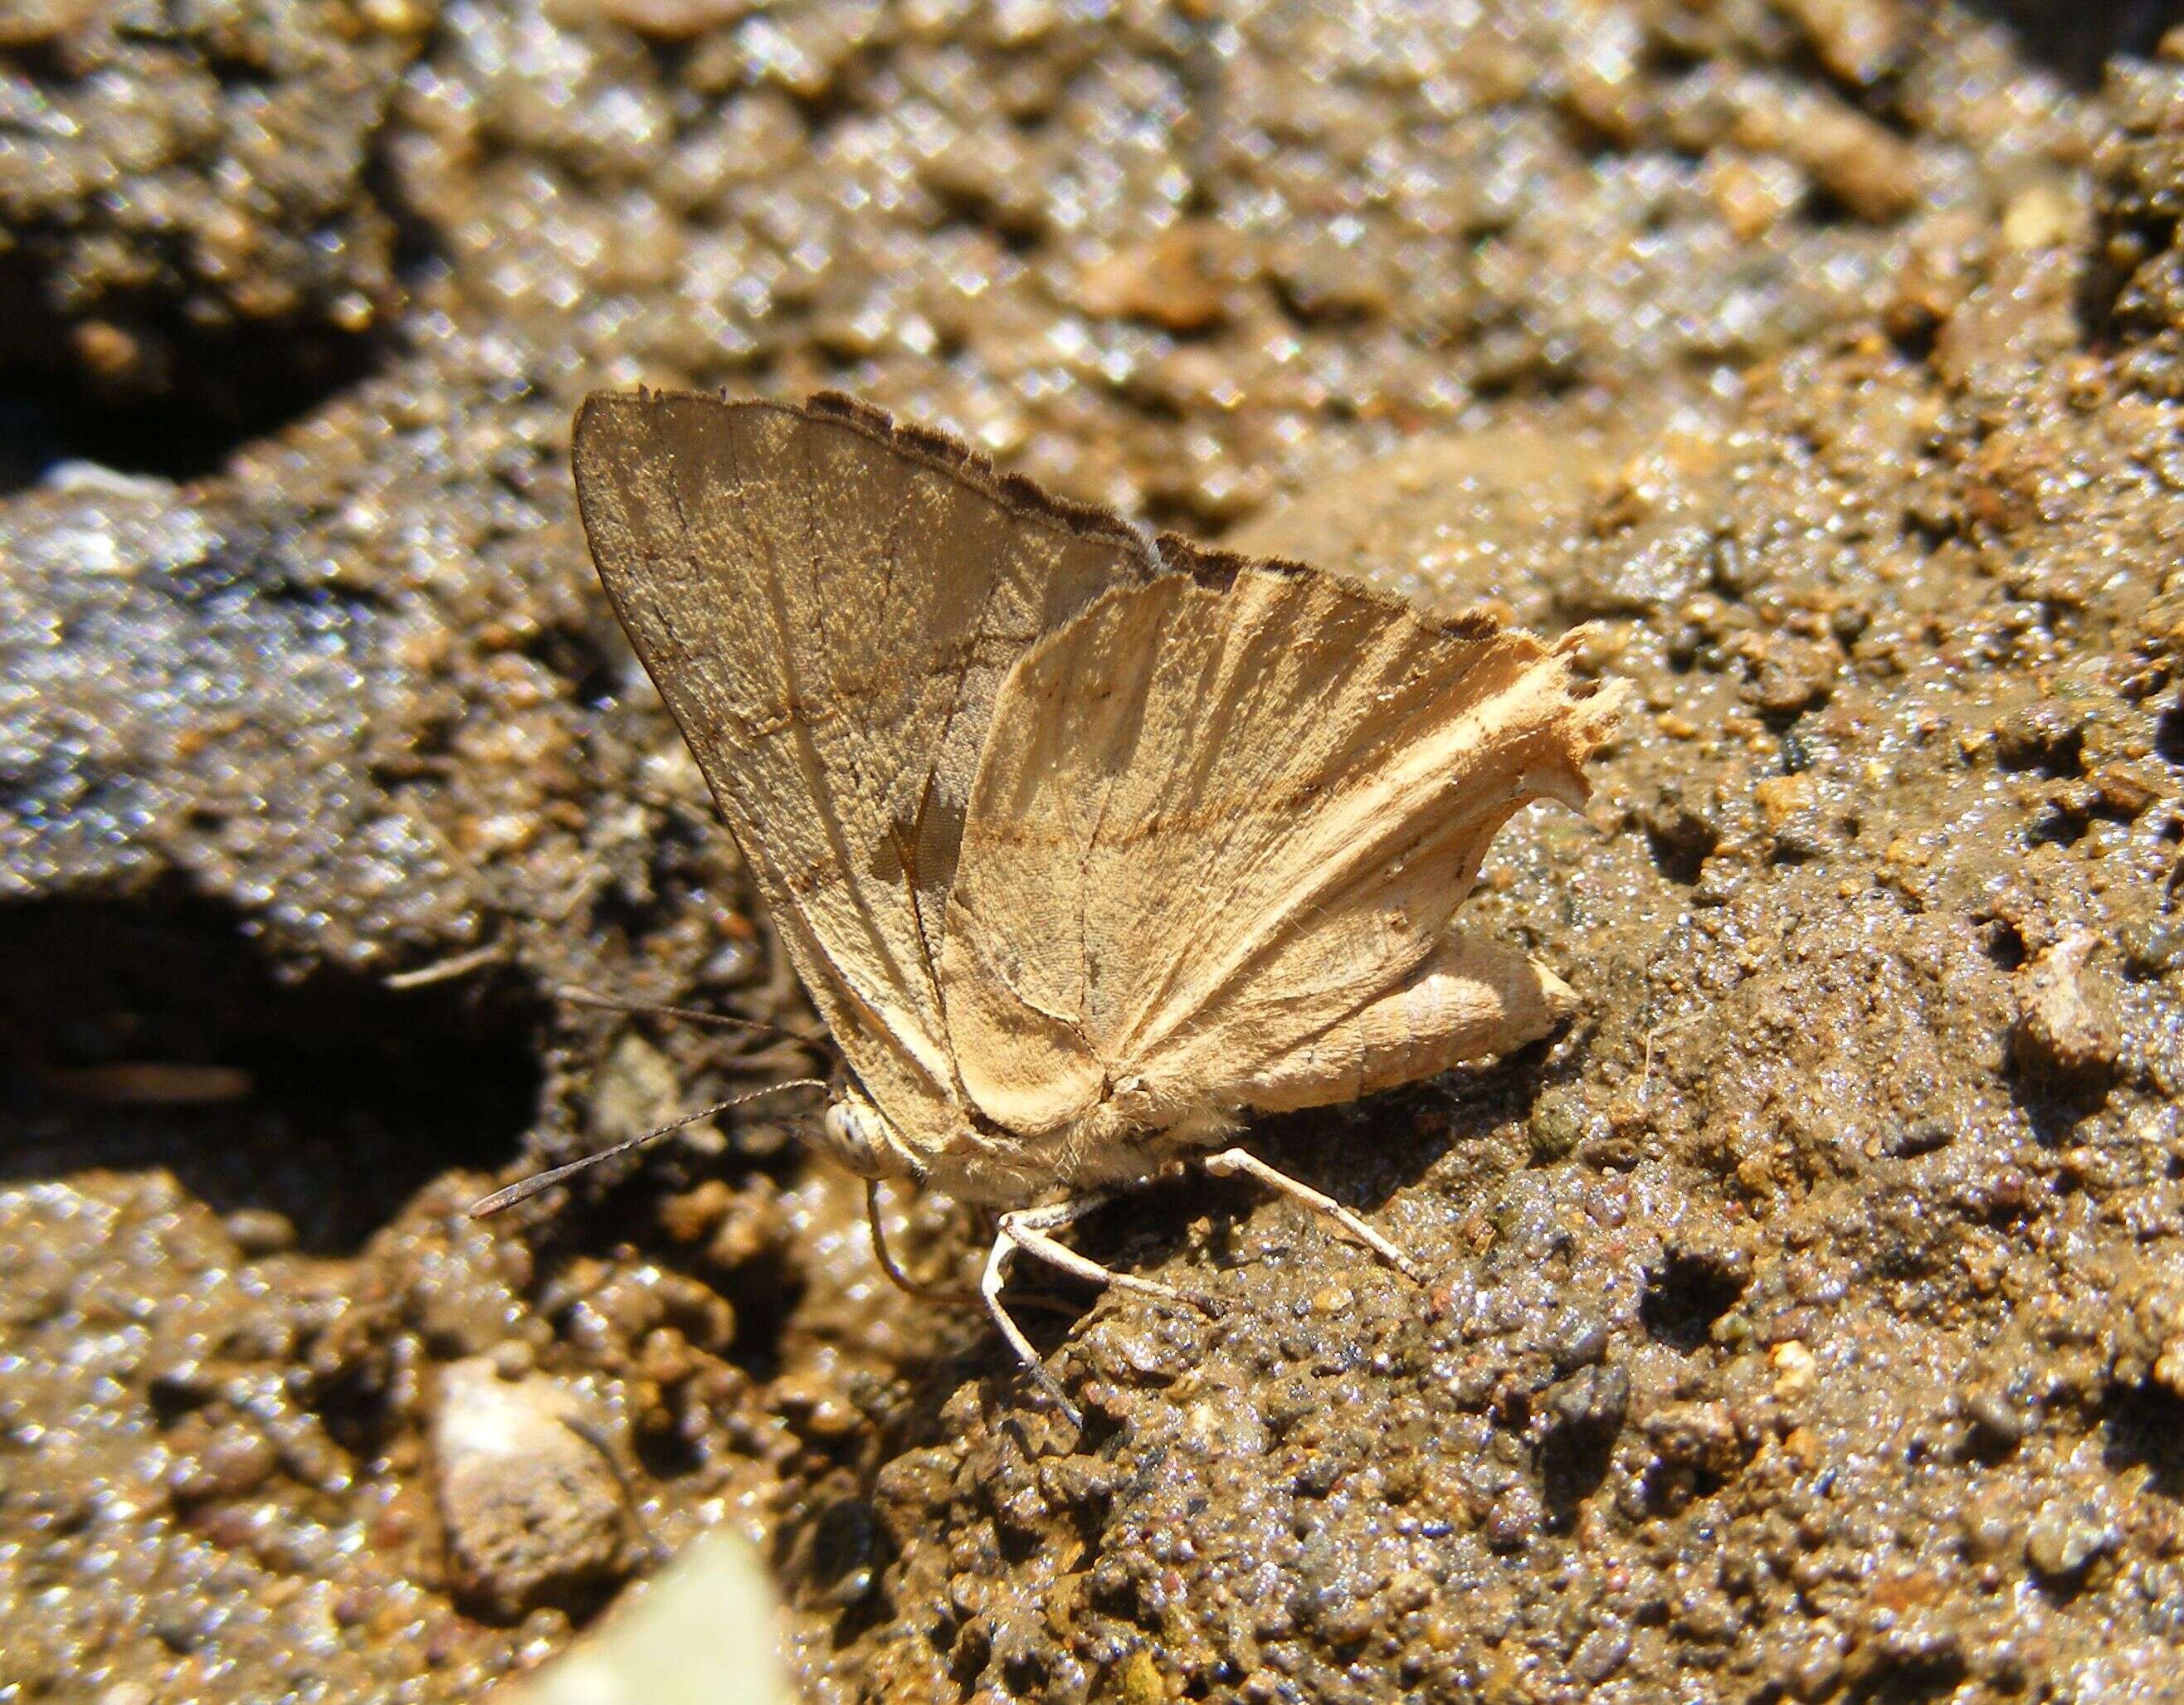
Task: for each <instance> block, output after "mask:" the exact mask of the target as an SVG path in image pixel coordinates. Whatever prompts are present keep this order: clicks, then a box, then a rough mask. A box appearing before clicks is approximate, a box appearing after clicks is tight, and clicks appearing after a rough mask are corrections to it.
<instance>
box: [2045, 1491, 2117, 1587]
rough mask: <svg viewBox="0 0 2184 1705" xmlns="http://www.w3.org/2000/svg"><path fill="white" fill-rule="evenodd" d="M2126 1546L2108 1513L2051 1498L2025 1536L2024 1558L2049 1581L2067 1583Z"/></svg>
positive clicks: (2088, 1504) (2088, 1502)
mask: <svg viewBox="0 0 2184 1705" xmlns="http://www.w3.org/2000/svg"><path fill="white" fill-rule="evenodd" d="M2122 1543H2123V1535H2122V1533H2121V1531H2120V1529H2118V1528H2117V1526H2116V1524H2115V1522H2114V1519H2113V1518H2111V1517H2110V1516H2109V1513H2108V1512H2107V1511H2105V1510H2103V1508H2101V1507H2099V1506H2098V1504H2096V1503H2094V1502H2092V1501H2091V1500H2089V1499H2077V1498H2066V1497H2055V1498H2050V1499H2048V1502H2046V1503H2044V1504H2042V1505H2041V1506H2040V1513H2038V1514H2037V1515H2036V1516H2034V1517H2033V1518H2032V1524H2031V1527H2029V1528H2027V1529H2025V1558H2026V1560H2027V1561H2028V1562H2030V1563H2031V1565H2032V1566H2033V1568H2036V1569H2038V1570H2039V1571H2040V1573H2041V1574H2044V1575H2046V1576H2048V1578H2049V1579H2050V1580H2067V1579H2068V1578H2070V1576H2072V1575H2075V1574H2079V1573H2080V1572H2081V1571H2082V1570H2083V1569H2084V1568H2086V1566H2087V1564H2088V1563H2092V1560H2093V1559H2094V1558H2095V1557H2101V1556H2103V1555H2105V1554H2106V1553H2107V1552H2112V1551H2114V1549H2115V1548H2116V1547H2117V1546H2120V1545H2121V1544H2122Z"/></svg>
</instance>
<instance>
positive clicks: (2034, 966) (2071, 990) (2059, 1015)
mask: <svg viewBox="0 0 2184 1705" xmlns="http://www.w3.org/2000/svg"><path fill="white" fill-rule="evenodd" d="M2095 940H2096V938H2095V937H2094V935H2093V933H2092V932H2091V931H2090V930H2082V929H2081V930H2073V931H2072V932H2070V933H2069V934H2067V935H2065V936H2064V938H2063V939H2061V940H2060V941H2059V942H2057V943H2056V944H2054V945H2053V947H2050V948H2049V949H2048V950H2047V951H2046V952H2045V953H2043V954H2042V955H2041V956H2039V957H2038V958H2037V959H2035V960H2033V961H2031V962H2030V963H2029V964H2027V965H2025V966H2023V967H2020V969H2019V971H2018V972H2017V973H2016V977H2015V978H2014V982H2015V985H2016V992H2017V1004H2018V1017H2017V1022H2016V1025H2015V1027H2014V1028H2013V1030H2012V1032H2011V1034H2010V1052H2011V1056H2012V1057H2013V1058H2014V1060H2015V1061H2016V1062H2017V1065H2018V1067H2019V1068H2020V1070H2022V1071H2025V1072H2026V1073H2031V1075H2033V1076H2036V1077H2043V1078H2050V1079H2058V1080H2061V1081H2064V1082H2066V1083H2072V1084H2079V1085H2081V1086H2083V1087H2097V1086H2102V1085H2105V1084H2107V1083H2109V1081H2110V1080H2111V1079H2113V1078H2114V1076H2115V1074H2116V1068H2117V1066H2118V1064H2119V1063H2120V1060H2121V1058H2122V1054H2123V1038H2122V1034H2121V1032H2120V1029H2119V1028H2118V1027H2117V1024H2116V1020H2115V1012H2114V1001H2113V1000H2111V999H2110V997H2109V989H2108V987H2107V982H2108V979H2107V978H2104V977H2103V976H2101V975H2100V974H2099V973H2098V972H2095V971H2093V970H2092V968H2091V967H2089V966H2088V965H2087V959H2088V958H2089V957H2090V956H2092V950H2093V947H2094V944H2095Z"/></svg>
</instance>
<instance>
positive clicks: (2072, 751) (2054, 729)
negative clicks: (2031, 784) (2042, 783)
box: [1994, 699, 2086, 776]
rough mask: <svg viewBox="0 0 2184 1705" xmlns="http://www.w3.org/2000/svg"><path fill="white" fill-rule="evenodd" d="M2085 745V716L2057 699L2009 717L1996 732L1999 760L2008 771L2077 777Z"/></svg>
mask: <svg viewBox="0 0 2184 1705" xmlns="http://www.w3.org/2000/svg"><path fill="white" fill-rule="evenodd" d="M2085 744H2086V724H2085V717H2084V714H2083V713H2082V712H2081V711H2079V710H2075V709H2073V708H2072V707H2071V706H2070V705H2062V704H2058V703H2056V702H2055V701H2054V700H2053V699H2049V700H2045V701H2043V702H2042V703H2040V704H2037V705H2029V706H2027V707H2026V708H2025V709H2024V710H2020V711H2018V712H2016V713H2015V714H2014V715H2013V716H2005V717H2004V718H2003V720H2002V721H2001V722H1997V724H1996V725H1995V729H1994V755H1995V759H1996V761H1997V762H1998V763H2000V764H2001V765H2002V766H2003V768H2004V769H2007V770H2034V769H2036V770H2043V771H2045V772H2047V773H2048V774H2049V775H2051V776H2075V775H2076V774H2077V773H2078V771H2079V768H2080V760H2081V755H2082V754H2083V752H2084V750H2085Z"/></svg>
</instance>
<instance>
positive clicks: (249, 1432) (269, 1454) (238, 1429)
mask: <svg viewBox="0 0 2184 1705" xmlns="http://www.w3.org/2000/svg"><path fill="white" fill-rule="evenodd" d="M278 1463H279V1457H278V1454H277V1452H276V1451H275V1450H274V1447H273V1445H272V1443H271V1441H270V1440H268V1439H267V1438H266V1437H265V1435H264V1434H262V1433H259V1432H257V1431H255V1430H253V1429H250V1428H248V1427H242V1426H238V1425H237V1424H235V1423H233V1422H229V1423H227V1424H225V1425H223V1426H220V1427H219V1428H217V1429H214V1432H213V1434H212V1436H211V1437H210V1438H209V1439H207V1440H205V1441H204V1443H203V1444H202V1445H200V1446H198V1448H197V1449H196V1450H194V1451H191V1452H190V1453H189V1454H188V1455H187V1456H181V1457H176V1458H175V1465H174V1467H173V1468H172V1469H170V1471H169V1474H168V1477H167V1485H168V1489H169V1490H170V1491H171V1492H172V1493H173V1494H174V1496H175V1498H176V1499H178V1500H181V1501H183V1502H195V1501H197V1500H198V1499H204V1498H241V1497H248V1496H249V1495H250V1494H251V1493H253V1492H254V1491H256V1490H258V1489H259V1487H260V1486H261V1485H265V1480H266V1479H267V1477H268V1476H269V1475H270V1474H272V1472H273V1470H274V1468H276V1466H278Z"/></svg>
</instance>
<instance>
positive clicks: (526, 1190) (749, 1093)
mask: <svg viewBox="0 0 2184 1705" xmlns="http://www.w3.org/2000/svg"><path fill="white" fill-rule="evenodd" d="M826 1087H827V1080H826V1079H825V1078H788V1079H787V1080H786V1081H784V1082H783V1083H779V1084H767V1085H766V1087H765V1088H764V1089H746V1090H744V1093H743V1094H742V1095H731V1096H729V1097H728V1098H727V1100H725V1101H716V1102H714V1103H713V1105H712V1106H710V1107H700V1108H699V1109H698V1111H697V1112H694V1113H685V1114H684V1115H683V1116H682V1117H681V1118H679V1119H673V1120H670V1121H669V1122H668V1123H666V1124H664V1125H660V1126H656V1127H655V1128H653V1129H651V1130H649V1131H647V1132H645V1133H644V1134H643V1135H642V1136H636V1137H628V1138H625V1139H623V1140H622V1141H621V1142H618V1143H616V1144H615V1145H613V1146H612V1147H611V1148H604V1149H601V1150H600V1151H599V1152H598V1153H597V1154H591V1155H586V1156H583V1157H582V1159H580V1160H573V1161H570V1162H566V1163H565V1164H564V1165H561V1166H558V1167H547V1168H546V1170H545V1171H544V1172H543V1173H532V1174H531V1176H530V1177H529V1178H518V1179H517V1180H516V1181H515V1183H514V1184H510V1185H509V1186H508V1187H507V1188H506V1189H504V1190H495V1191H494V1192H493V1194H492V1195H489V1196H482V1197H481V1198H480V1199H479V1200H477V1201H474V1202H472V1203H471V1218H472V1219H483V1218H485V1217H487V1215H488V1214H496V1213H499V1212H500V1211H501V1210H502V1209H503V1208H509V1207H514V1206H515V1205H516V1203H518V1202H520V1201H530V1200H531V1198H532V1197H533V1196H535V1195H538V1192H539V1191H541V1190H550V1189H552V1188H553V1187H554V1185H555V1184H560V1183H562V1182H563V1181H564V1180H565V1179H568V1178H574V1177H576V1175H577V1173H582V1172H588V1171H590V1170H591V1169H592V1168H593V1167H595V1166H598V1165H599V1163H600V1162H602V1161H610V1160H612V1159H614V1157H615V1156H617V1155H626V1154H628V1153H629V1152H630V1151H632V1150H633V1149H641V1148H643V1146H644V1145H646V1144H647V1143H649V1142H651V1141H653V1140H654V1139H656V1138H660V1137H664V1136H666V1135H667V1134H668V1133H669V1132H671V1131H679V1130H681V1129H682V1128H683V1127H684V1126H685V1125H694V1124H696V1123H698V1122H699V1120H700V1119H710V1118H711V1117H713V1115H714V1114H716V1113H725V1112H727V1110H728V1109H729V1108H731V1107H740V1106H742V1105H743V1104H744V1102H745V1101H755V1100H758V1098H759V1097H760V1095H774V1094H777V1092H779V1091H780V1090H783V1089H825V1088H826Z"/></svg>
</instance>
